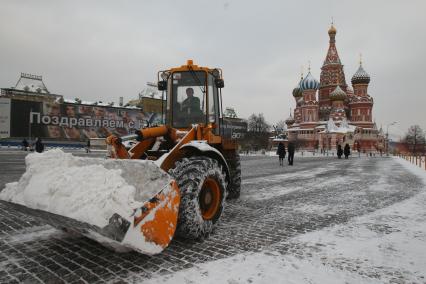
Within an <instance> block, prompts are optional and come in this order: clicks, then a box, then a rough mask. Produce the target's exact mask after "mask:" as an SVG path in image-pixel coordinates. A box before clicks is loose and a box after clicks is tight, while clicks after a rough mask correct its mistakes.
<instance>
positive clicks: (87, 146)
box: [86, 139, 90, 153]
mask: <svg viewBox="0 0 426 284" xmlns="http://www.w3.org/2000/svg"><path fill="white" fill-rule="evenodd" d="M86 153H90V139H87V144H86Z"/></svg>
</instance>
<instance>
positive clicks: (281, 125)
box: [275, 120, 287, 133]
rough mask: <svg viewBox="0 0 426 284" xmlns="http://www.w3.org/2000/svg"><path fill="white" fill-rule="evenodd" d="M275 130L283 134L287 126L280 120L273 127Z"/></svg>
mask: <svg viewBox="0 0 426 284" xmlns="http://www.w3.org/2000/svg"><path fill="white" fill-rule="evenodd" d="M275 129H276V130H277V131H279V132H280V133H282V132H284V131H285V130H286V129H287V125H286V124H285V121H284V120H280V121H278V122H277V124H276V125H275Z"/></svg>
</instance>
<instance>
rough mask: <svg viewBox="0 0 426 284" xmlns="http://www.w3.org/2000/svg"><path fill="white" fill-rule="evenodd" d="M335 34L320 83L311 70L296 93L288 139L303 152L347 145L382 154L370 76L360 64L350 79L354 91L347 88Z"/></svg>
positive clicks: (333, 29)
mask: <svg viewBox="0 0 426 284" xmlns="http://www.w3.org/2000/svg"><path fill="white" fill-rule="evenodd" d="M336 33H337V30H336V28H335V27H334V26H333V25H331V27H330V29H329V30H328V35H329V37H330V41H329V47H328V52H327V55H326V58H325V60H324V64H323V66H322V67H321V75H320V81H319V82H318V81H317V80H316V79H315V78H314V77H313V76H312V74H311V72H310V70H309V72H308V74H307V75H306V76H305V77H303V75H302V77H301V79H300V82H299V83H298V84H297V86H296V88H294V90H293V97H294V99H295V102H296V107H295V109H294V113H293V115H290V117H289V118H288V119H287V120H286V124H287V127H288V138H289V140H293V141H296V142H297V145H298V146H299V148H302V149H311V150H314V149H322V150H326V149H336V147H337V145H338V144H342V145H343V146H344V145H345V144H346V143H348V144H349V145H350V146H351V148H352V149H356V150H359V151H368V152H370V151H382V150H383V149H384V138H383V133H382V132H381V131H380V130H378V129H377V127H376V124H375V123H374V122H373V113H372V110H373V98H372V97H371V96H370V95H369V94H368V84H369V83H370V76H369V75H368V73H367V72H366V71H365V70H364V68H363V66H362V63H361V62H360V65H359V68H358V70H357V71H356V72H355V74H354V75H353V76H352V79H351V83H352V87H353V89H351V88H350V87H349V86H348V85H347V84H346V79H345V73H344V71H343V65H342V63H341V61H340V58H339V55H338V53H337V49H336V39H335V37H336ZM317 93H318V99H317Z"/></svg>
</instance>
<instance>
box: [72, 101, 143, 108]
mask: <svg viewBox="0 0 426 284" xmlns="http://www.w3.org/2000/svg"><path fill="white" fill-rule="evenodd" d="M64 102H65V103H69V104H82V105H90V106H103V107H114V108H127V109H141V108H140V107H137V106H119V105H110V104H109V103H104V102H89V101H81V102H77V101H76V100H75V99H74V100H72V99H64Z"/></svg>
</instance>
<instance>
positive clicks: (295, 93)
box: [293, 85, 302, 98]
mask: <svg viewBox="0 0 426 284" xmlns="http://www.w3.org/2000/svg"><path fill="white" fill-rule="evenodd" d="M301 96H302V90H301V89H300V86H299V85H297V86H296V88H294V89H293V97H295V98H299V97H301Z"/></svg>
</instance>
